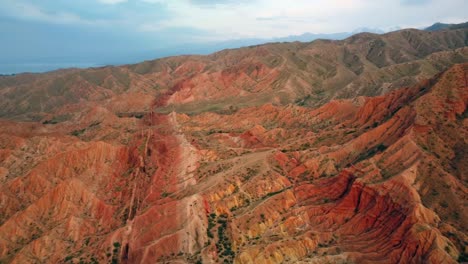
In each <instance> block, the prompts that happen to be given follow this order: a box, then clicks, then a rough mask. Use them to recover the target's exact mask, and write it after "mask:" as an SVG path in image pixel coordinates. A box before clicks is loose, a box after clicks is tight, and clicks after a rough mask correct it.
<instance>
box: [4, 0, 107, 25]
mask: <svg viewBox="0 0 468 264" xmlns="http://www.w3.org/2000/svg"><path fill="white" fill-rule="evenodd" d="M2 5H3V8H4V9H3V11H4V13H2V12H1V11H0V15H2V16H5V17H12V18H16V19H20V20H29V21H39V22H46V23H51V24H78V25H99V24H104V23H105V21H104V20H100V19H95V20H93V19H85V18H83V17H81V16H80V15H78V14H75V13H72V12H67V11H61V10H45V9H43V8H41V7H40V6H36V5H34V4H31V3H28V2H23V1H19V0H17V1H9V0H7V1H6V2H5V3H3V4H2Z"/></svg>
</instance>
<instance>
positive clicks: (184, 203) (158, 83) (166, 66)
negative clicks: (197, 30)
mask: <svg viewBox="0 0 468 264" xmlns="http://www.w3.org/2000/svg"><path fill="white" fill-rule="evenodd" d="M467 43H468V30H467V29H455V30H442V31H436V32H424V31H418V30H401V31H397V32H392V33H389V34H385V35H374V34H358V35H355V36H353V37H351V38H348V39H346V40H343V41H324V40H319V41H314V42H311V43H277V44H267V45H262V46H255V47H248V48H242V49H237V50H226V51H221V52H218V53H215V54H212V55H209V56H182V57H172V58H166V59H162V60H157V61H148V62H143V63H141V64H136V65H127V66H121V67H103V68H96V69H86V70H78V69H69V70H60V71H56V72H50V73H46V74H21V75H17V76H2V77H0V98H1V100H0V117H1V118H2V119H0V190H1V191H0V262H1V263H79V262H82V263H109V262H110V263H155V262H158V263H187V262H188V263H223V262H226V263H231V262H234V263H327V262H329V263H456V262H457V261H467V259H468V247H467V246H468V237H467V229H466V227H467V226H468V222H467V219H468V215H467V195H468V190H467V188H468V184H467V180H468V178H467V173H468V162H467V160H468V152H467V149H468V142H467V140H468V119H467V117H468V114H467V104H468V63H467V62H468V48H467V47H466V46H467Z"/></svg>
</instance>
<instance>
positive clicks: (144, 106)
mask: <svg viewBox="0 0 468 264" xmlns="http://www.w3.org/2000/svg"><path fill="white" fill-rule="evenodd" d="M467 39H468V29H466V28H462V29H457V30H445V31H437V32H426V31H419V30H414V29H410V30H401V31H396V32H391V33H388V34H383V35H375V34H370V33H361V34H357V35H355V36H352V37H350V38H348V39H346V40H342V41H329V40H316V41H313V42H310V43H299V42H295V43H272V44H265V45H259V46H252V47H245V48H240V49H233V50H224V51H220V52H217V53H214V54H211V55H208V56H178V57H170V58H164V59H159V60H154V61H146V62H142V63H139V64H135V65H127V66H119V67H103V68H91V69H83V70H79V69H69V70H60V71H55V72H50V73H45V74H20V75H16V76H1V77H0V96H1V98H2V100H1V101H0V117H2V118H9V119H11V118H15V119H16V120H18V119H21V120H34V121H39V120H42V121H44V120H45V119H47V118H48V116H49V115H50V114H55V113H56V112H57V111H58V112H60V111H62V112H70V111H72V110H70V108H72V107H75V108H78V109H81V108H83V107H84V108H86V107H88V105H89V104H91V105H95V104H99V105H101V106H103V107H105V108H107V109H109V110H110V111H112V112H114V113H120V112H142V111H147V110H149V108H150V107H151V102H153V100H154V99H155V98H156V99H157V100H159V101H160V102H163V101H164V104H165V105H168V106H166V107H165V108H162V109H160V111H162V112H165V113H167V112H170V111H171V110H172V109H176V110H177V111H180V112H186V113H199V112H205V111H217V112H223V111H224V112H225V111H230V107H231V108H232V107H237V108H242V107H248V106H258V105H262V104H265V103H269V102H270V103H274V104H277V105H286V104H288V103H297V104H300V105H308V106H319V105H323V104H324V103H327V102H328V101H329V100H330V99H333V98H354V97H356V96H361V95H366V96H376V95H381V94H384V93H387V92H389V91H391V90H394V89H397V88H399V87H401V86H407V85H412V84H416V83H417V82H418V81H420V80H421V79H424V78H429V77H430V76H432V75H434V74H436V73H438V72H440V71H442V70H445V69H447V68H448V67H450V66H451V65H453V64H454V63H462V62H466V61H468V49H467V48H466V45H467ZM159 105H160V104H159ZM160 106H162V105H160ZM68 119H70V118H69V117H67V116H65V117H64V116H62V117H61V119H60V118H59V120H56V121H62V120H68Z"/></svg>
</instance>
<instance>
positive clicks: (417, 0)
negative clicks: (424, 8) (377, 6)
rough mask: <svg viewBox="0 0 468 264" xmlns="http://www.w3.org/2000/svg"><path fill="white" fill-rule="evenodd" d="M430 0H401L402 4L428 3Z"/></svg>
mask: <svg viewBox="0 0 468 264" xmlns="http://www.w3.org/2000/svg"><path fill="white" fill-rule="evenodd" d="M430 2H431V0H401V4H402V5H408V6H417V5H426V4H429V3H430Z"/></svg>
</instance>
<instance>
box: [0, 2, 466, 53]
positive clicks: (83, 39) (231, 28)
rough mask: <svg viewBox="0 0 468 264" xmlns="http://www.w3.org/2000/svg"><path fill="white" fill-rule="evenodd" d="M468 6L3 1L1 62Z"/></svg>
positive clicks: (367, 23) (339, 25)
mask: <svg viewBox="0 0 468 264" xmlns="http://www.w3.org/2000/svg"><path fill="white" fill-rule="evenodd" d="M466 10H468V0H377V1H376V0H308V1H306V0H290V1H285V0H239V1H234V0H218V1H213V0H0V33H1V35H2V38H1V41H0V56H2V57H4V58H18V57H24V58H30V57H31V58H32V57H38V56H43V57H50V56H53V55H56V56H61V54H64V53H75V54H81V53H92V52H93V51H94V52H111V51H115V52H117V51H119V52H120V51H126V50H151V49H158V48H164V47H166V48H167V47H172V46H174V45H177V46H179V45H182V44H184V43H195V42H198V43H205V42H218V41H224V40H231V39H243V38H274V37H283V36H289V35H300V34H302V33H305V32H311V33H336V32H349V31H353V30H355V29H357V28H362V27H367V28H379V29H382V30H389V29H393V28H396V27H402V28H406V27H417V28H419V27H424V26H429V25H431V24H432V23H433V22H437V21H441V22H447V23H459V22H464V21H466V20H468V12H466Z"/></svg>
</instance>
